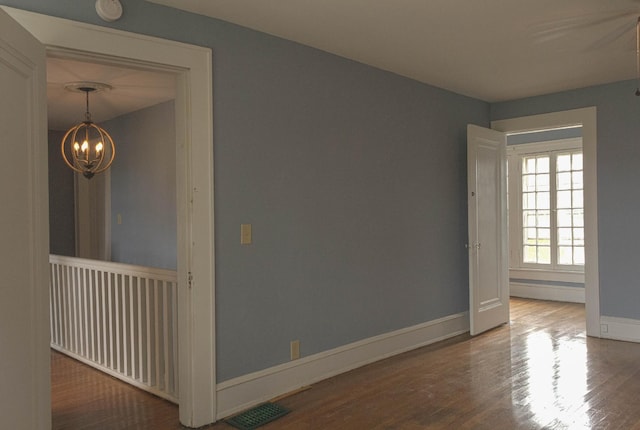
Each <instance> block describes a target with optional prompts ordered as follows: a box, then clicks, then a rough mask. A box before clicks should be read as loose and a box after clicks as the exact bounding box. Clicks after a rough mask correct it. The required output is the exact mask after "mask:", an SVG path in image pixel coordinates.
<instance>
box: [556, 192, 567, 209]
mask: <svg viewBox="0 0 640 430" xmlns="http://www.w3.org/2000/svg"><path fill="white" fill-rule="evenodd" d="M556 206H557V207H558V209H560V208H571V191H558V193H557V198H556Z"/></svg>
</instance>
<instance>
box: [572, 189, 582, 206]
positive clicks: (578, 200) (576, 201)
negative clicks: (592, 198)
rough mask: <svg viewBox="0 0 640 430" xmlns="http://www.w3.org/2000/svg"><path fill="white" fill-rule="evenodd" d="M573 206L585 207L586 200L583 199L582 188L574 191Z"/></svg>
mask: <svg viewBox="0 0 640 430" xmlns="http://www.w3.org/2000/svg"><path fill="white" fill-rule="evenodd" d="M573 207H574V208H583V207H584V202H583V201H582V190H577V191H574V192H573Z"/></svg>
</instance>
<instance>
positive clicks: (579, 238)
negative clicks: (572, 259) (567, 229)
mask: <svg viewBox="0 0 640 430" xmlns="http://www.w3.org/2000/svg"><path fill="white" fill-rule="evenodd" d="M573 244H574V245H576V246H584V228H574V229H573Z"/></svg>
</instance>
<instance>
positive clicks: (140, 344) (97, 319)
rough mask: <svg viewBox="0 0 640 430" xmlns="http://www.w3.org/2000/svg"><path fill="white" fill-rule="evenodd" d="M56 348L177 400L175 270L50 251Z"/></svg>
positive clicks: (143, 387)
mask: <svg viewBox="0 0 640 430" xmlns="http://www.w3.org/2000/svg"><path fill="white" fill-rule="evenodd" d="M49 262H50V270H51V278H50V289H49V291H50V302H51V347H52V348H54V349H56V350H58V351H60V352H62V353H64V354H67V355H69V356H71V357H73V358H76V359H78V360H80V361H82V362H84V363H86V364H88V365H90V366H93V367H95V368H97V369H99V370H102V371H104V372H106V373H108V374H110V375H112V376H115V377H117V378H119V379H121V380H123V381H125V382H128V383H130V384H132V385H135V386H137V387H139V388H142V389H144V390H146V391H149V392H151V393H153V394H155V395H158V396H160V397H163V398H165V399H167V400H170V401H172V402H174V403H177V401H178V372H177V368H178V366H177V364H178V363H177V359H178V358H177V357H178V349H177V346H178V339H177V333H178V331H177V322H178V319H177V316H178V315H177V309H178V301H177V285H178V283H177V275H176V272H175V271H170V270H164V269H156V268H149V267H141V266H133V265H129V264H121V263H111V262H106V261H97V260H88V259H84V258H74V257H63V256H58V255H50V257H49Z"/></svg>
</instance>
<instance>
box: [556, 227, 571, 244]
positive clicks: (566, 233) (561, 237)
mask: <svg viewBox="0 0 640 430" xmlns="http://www.w3.org/2000/svg"><path fill="white" fill-rule="evenodd" d="M572 244H573V235H572V234H571V229H570V228H559V229H558V245H568V246H571V245H572ZM561 247H562V246H561Z"/></svg>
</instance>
